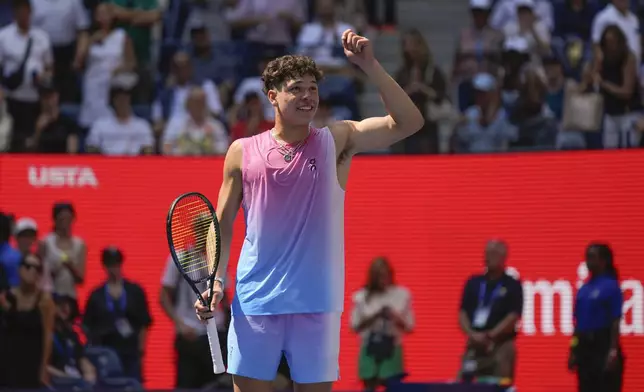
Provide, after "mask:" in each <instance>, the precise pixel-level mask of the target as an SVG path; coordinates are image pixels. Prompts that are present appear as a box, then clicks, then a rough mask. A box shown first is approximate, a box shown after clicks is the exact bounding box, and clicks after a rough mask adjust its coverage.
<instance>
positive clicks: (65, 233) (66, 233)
mask: <svg viewBox="0 0 644 392" xmlns="http://www.w3.org/2000/svg"><path fill="white" fill-rule="evenodd" d="M54 232H55V233H56V235H57V236H58V237H61V238H69V237H71V233H70V231H69V230H63V229H56V230H55V231H54Z"/></svg>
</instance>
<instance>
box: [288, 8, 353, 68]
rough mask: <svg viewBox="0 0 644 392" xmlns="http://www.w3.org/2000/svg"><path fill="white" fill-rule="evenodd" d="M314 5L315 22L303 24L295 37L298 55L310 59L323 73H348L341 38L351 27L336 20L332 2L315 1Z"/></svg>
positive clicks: (347, 64)
mask: <svg viewBox="0 0 644 392" xmlns="http://www.w3.org/2000/svg"><path fill="white" fill-rule="evenodd" d="M315 5H316V15H315V18H316V20H315V21H313V22H311V23H307V24H305V25H304V27H302V30H301V31H300V34H299V36H298V37H297V52H298V54H303V55H307V56H310V57H312V58H313V60H315V63H316V64H317V65H318V67H320V68H322V70H323V71H324V72H325V73H329V72H334V73H337V72H350V70H351V67H350V66H349V63H348V61H347V58H346V56H344V52H343V50H342V41H341V37H342V32H344V31H346V30H350V29H351V30H353V27H352V26H350V25H349V24H347V23H344V22H340V21H337V20H336V17H335V6H334V2H333V0H317V1H316V3H315Z"/></svg>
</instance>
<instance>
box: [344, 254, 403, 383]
mask: <svg viewBox="0 0 644 392" xmlns="http://www.w3.org/2000/svg"><path fill="white" fill-rule="evenodd" d="M413 327H414V313H413V310H412V307H411V295H410V293H409V290H407V289H406V288H404V287H402V286H398V285H396V284H395V283H394V272H393V269H392V267H391V264H390V263H389V261H388V260H387V259H386V258H384V257H378V258H376V259H374V260H373V262H372V263H371V267H370V268H369V274H368V280H367V284H366V285H365V287H364V288H362V289H360V290H358V291H357V292H356V293H354V295H353V310H352V312H351V328H352V329H353V330H354V331H355V332H356V333H358V334H359V335H360V338H361V340H362V343H361V348H360V358H359V364H358V367H359V377H360V379H361V380H362V382H363V383H364V386H365V388H366V390H368V391H371V390H375V389H376V388H378V386H380V385H384V384H385V383H386V382H387V381H388V380H390V379H393V378H396V377H401V376H403V375H404V366H403V350H402V336H403V335H404V334H406V333H409V332H411V330H412V328H413Z"/></svg>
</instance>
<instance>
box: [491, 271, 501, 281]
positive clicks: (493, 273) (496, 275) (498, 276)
mask: <svg viewBox="0 0 644 392" xmlns="http://www.w3.org/2000/svg"><path fill="white" fill-rule="evenodd" d="M502 276H503V270H500V271H490V270H488V271H487V278H488V279H489V280H499V279H501V277H502Z"/></svg>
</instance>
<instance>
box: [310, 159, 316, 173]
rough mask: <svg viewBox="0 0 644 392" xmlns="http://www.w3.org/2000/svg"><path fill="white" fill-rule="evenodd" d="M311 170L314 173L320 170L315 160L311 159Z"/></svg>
mask: <svg viewBox="0 0 644 392" xmlns="http://www.w3.org/2000/svg"><path fill="white" fill-rule="evenodd" d="M309 170H310V171H312V172H314V171H317V170H318V167H317V166H316V164H315V158H311V159H309Z"/></svg>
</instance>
